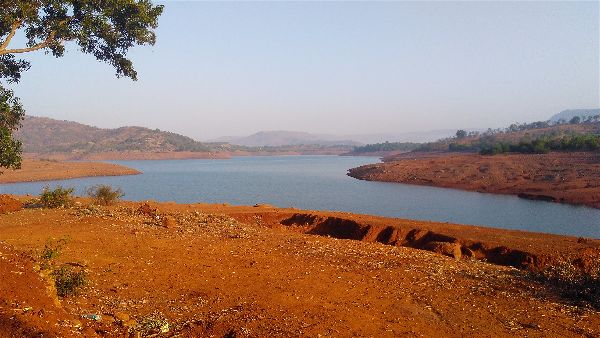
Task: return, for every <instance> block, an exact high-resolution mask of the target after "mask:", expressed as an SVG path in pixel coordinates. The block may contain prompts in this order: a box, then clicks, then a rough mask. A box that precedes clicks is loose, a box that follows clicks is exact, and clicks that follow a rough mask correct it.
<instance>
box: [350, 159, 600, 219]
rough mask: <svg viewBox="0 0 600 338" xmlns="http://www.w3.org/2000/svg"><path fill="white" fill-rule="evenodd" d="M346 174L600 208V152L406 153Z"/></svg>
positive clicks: (365, 178) (355, 176)
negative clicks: (486, 154)
mask: <svg viewBox="0 0 600 338" xmlns="http://www.w3.org/2000/svg"><path fill="white" fill-rule="evenodd" d="M348 175H349V176H351V177H354V178H357V179H361V180H367V181H382V182H397V183H406V184H418V185H429V186H436V187H445V188H456V189H463V190H470V191H478V192H487V193H496V194H510V195H518V196H520V197H523V198H530V199H538V200H546V201H553V202H560V203H568V204H579V205H586V206H590V207H593V208H600V153H598V152H572V153H561V152H553V153H548V154H503V155H493V156H484V155H479V154H464V153H405V154H400V155H395V156H391V157H386V158H384V162H383V163H377V164H369V165H364V166H361V167H357V168H352V169H350V170H349V173H348Z"/></svg>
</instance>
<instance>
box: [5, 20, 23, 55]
mask: <svg viewBox="0 0 600 338" xmlns="http://www.w3.org/2000/svg"><path fill="white" fill-rule="evenodd" d="M21 23H22V21H21V20H17V21H15V22H14V23H13V24H12V26H11V27H10V32H9V33H8V36H7V37H6V39H5V40H4V42H2V45H0V51H2V50H5V49H6V47H8V44H9V43H10V40H12V38H13V36H15V34H16V33H17V29H19V27H20V26H21Z"/></svg>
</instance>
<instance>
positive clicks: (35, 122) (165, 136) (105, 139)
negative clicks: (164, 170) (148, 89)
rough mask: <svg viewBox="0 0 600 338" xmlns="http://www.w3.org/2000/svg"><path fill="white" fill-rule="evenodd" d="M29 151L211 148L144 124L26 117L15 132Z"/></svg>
mask: <svg viewBox="0 0 600 338" xmlns="http://www.w3.org/2000/svg"><path fill="white" fill-rule="evenodd" d="M16 138H17V139H19V140H21V141H22V142H23V149H24V151H25V152H28V153H56V152H68V153H96V152H113V151H117V152H123V151H139V152H170V151H192V152H207V151H210V148H209V147H207V146H206V145H204V144H203V143H200V142H198V141H195V140H194V139H192V138H189V137H187V136H183V135H179V134H175V133H171V132H166V131H161V130H158V129H154V130H152V129H148V128H143V127H121V128H117V129H102V128H96V127H92V126H88V125H85V124H81V123H77V122H71V121H59V120H54V119H50V118H45V117H34V116H28V117H26V118H25V120H24V121H23V126H22V127H21V128H20V129H19V130H18V131H17V132H16Z"/></svg>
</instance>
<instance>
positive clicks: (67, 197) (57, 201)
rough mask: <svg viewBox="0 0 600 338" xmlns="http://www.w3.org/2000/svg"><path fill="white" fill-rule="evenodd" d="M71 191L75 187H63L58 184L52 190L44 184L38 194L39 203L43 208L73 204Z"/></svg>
mask: <svg viewBox="0 0 600 338" xmlns="http://www.w3.org/2000/svg"><path fill="white" fill-rule="evenodd" d="M73 191H75V189H73V188H66V189H65V188H63V187H62V186H60V185H59V186H57V187H56V188H54V190H51V189H50V187H48V186H46V187H44V190H42V193H41V194H40V198H39V200H40V204H41V205H42V206H43V207H45V208H59V207H68V206H70V205H71V204H73Z"/></svg>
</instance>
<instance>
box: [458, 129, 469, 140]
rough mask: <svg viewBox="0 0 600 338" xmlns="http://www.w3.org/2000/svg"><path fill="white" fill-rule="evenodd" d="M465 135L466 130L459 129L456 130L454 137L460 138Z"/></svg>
mask: <svg viewBox="0 0 600 338" xmlns="http://www.w3.org/2000/svg"><path fill="white" fill-rule="evenodd" d="M465 137H467V132H466V131H465V130H462V129H459V130H457V131H456V138H457V139H461V138H465Z"/></svg>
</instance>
